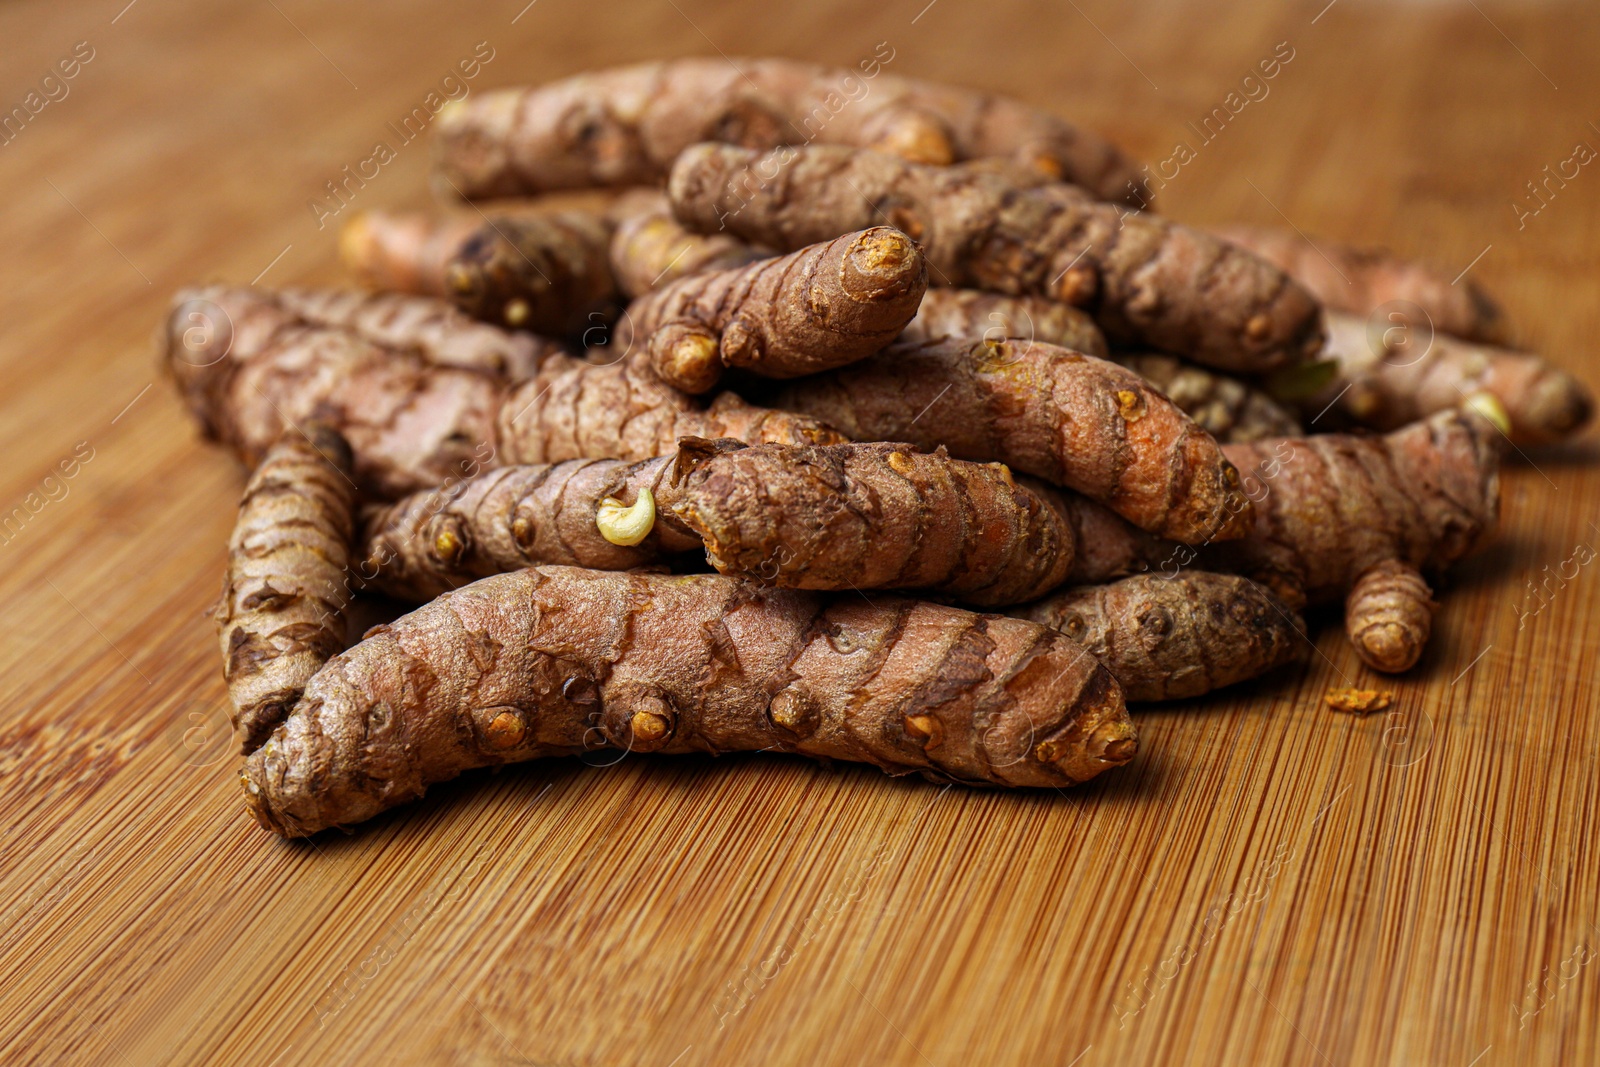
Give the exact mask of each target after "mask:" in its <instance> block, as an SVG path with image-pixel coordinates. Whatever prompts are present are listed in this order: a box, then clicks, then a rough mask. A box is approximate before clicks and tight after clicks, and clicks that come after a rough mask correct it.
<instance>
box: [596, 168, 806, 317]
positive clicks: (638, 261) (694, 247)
mask: <svg viewBox="0 0 1600 1067" xmlns="http://www.w3.org/2000/svg"><path fill="white" fill-rule="evenodd" d="M610 216H611V219H612V221H613V222H614V223H615V224H616V232H615V233H613V234H612V237H611V274H612V276H613V277H615V278H616V280H617V288H618V289H620V290H622V295H624V296H626V297H628V298H629V299H630V300H636V299H638V298H639V297H641V296H643V295H645V294H646V293H648V292H650V291H651V290H654V289H659V288H661V287H662V286H665V285H670V284H672V283H673V282H675V281H677V280H678V279H679V278H687V277H689V276H690V275H691V274H702V273H705V272H707V271H714V270H727V269H729V268H731V267H742V266H744V265H745V264H746V263H754V262H755V261H756V260H758V259H768V258H770V257H772V256H774V255H776V254H777V253H775V252H771V251H769V250H767V249H764V248H758V247H756V246H755V245H750V244H746V243H745V242H743V241H741V240H739V239H738V238H736V237H729V236H727V235H726V234H712V235H710V236H702V235H701V234H698V233H691V232H690V231H689V230H687V229H685V228H684V226H683V223H681V222H679V221H678V220H677V219H676V218H674V217H673V215H672V205H671V204H669V203H668V202H667V196H666V194H665V193H662V192H659V191H657V190H654V189H648V190H646V189H638V190H635V191H633V192H631V193H627V194H625V195H623V196H621V197H619V198H618V200H617V202H616V203H615V204H613V205H612V207H611V211H610Z"/></svg>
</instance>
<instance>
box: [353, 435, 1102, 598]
mask: <svg viewBox="0 0 1600 1067" xmlns="http://www.w3.org/2000/svg"><path fill="white" fill-rule="evenodd" d="M1035 488H1036V489H1037V491H1036V492H1035V491H1030V490H1029V489H1028V488H1026V487H1024V486H1022V485H1019V484H1017V482H1016V481H1015V480H1014V479H1013V478H1012V477H1011V474H1010V472H1009V471H1007V470H1006V469H1005V468H1003V467H1001V466H999V465H998V464H980V463H963V462H961V461H959V460H953V459H950V458H949V457H948V456H946V455H945V454H944V453H943V452H938V453H934V454H931V455H924V454H920V453H917V452H915V451H914V450H912V449H910V448H909V447H907V446H897V445H892V444H862V445H854V444H847V445H831V446H827V447H795V446H790V445H757V446H754V447H741V446H739V445H738V444H737V443H736V442H731V441H718V442H708V441H699V440H689V441H686V442H684V443H683V445H682V446H680V448H679V450H678V452H677V454H676V455H673V456H663V457H661V458H658V459H651V460H644V461H641V462H638V463H631V464H630V463H621V462H618V461H614V460H589V461H571V462H567V463H562V464H558V465H556V466H554V467H543V466H533V467H507V468H502V469H500V470H494V471H489V472H487V473H485V474H482V475H480V476H478V477H477V478H474V479H472V480H470V481H467V482H465V483H462V484H461V485H458V486H454V487H451V488H449V489H445V490H435V491H431V492H424V493H418V494H415V495H413V496H410V497H407V498H405V499H404V500H401V501H400V502H398V503H396V504H394V505H392V506H389V507H387V508H381V509H374V510H373V511H372V512H371V513H369V515H368V517H367V522H366V533H365V534H364V536H363V545H364V547H363V549H362V550H361V555H362V556H363V557H364V558H365V560H366V563H365V565H364V567H363V568H362V573H363V574H365V575H369V576H372V577H371V581H372V584H374V585H376V586H377V587H378V588H381V589H383V590H384V591H385V592H389V593H393V594H396V595H399V596H403V597H410V598H414V599H424V600H425V599H427V598H429V597H432V596H435V595H437V594H439V593H442V592H445V591H447V590H450V589H453V588H456V587H458V586H461V585H464V584H466V583H467V582H470V581H472V580H474V579H477V578H481V577H485V576H487V575H490V574H497V573H500V572H503V571H510V570H516V569H519V568H522V567H527V566H532V565H535V564H575V565H578V566H584V567H593V568H596V569H600V570H623V569H627V568H630V567H638V566H644V565H647V564H650V563H654V562H656V561H657V560H659V559H661V558H662V557H663V556H670V555H672V554H674V553H681V552H686V551H689V550H691V549H695V550H700V549H703V550H704V551H705V552H706V555H707V558H708V559H709V561H710V563H711V565H712V566H713V567H715V568H716V569H717V570H718V571H720V572H722V573H723V574H726V575H730V576H734V577H745V578H750V579H753V580H755V581H758V582H761V583H763V584H767V585H774V586H781V587H786V588H796V589H836V590H851V589H855V590H867V589H924V590H931V591H935V592H939V593H942V594H945V595H948V596H953V597H957V598H959V599H961V600H962V601H964V602H966V603H969V604H976V605H981V606H995V605H1002V604H1017V603H1021V602H1023V601H1026V600H1031V599H1033V598H1035V597H1039V596H1043V595H1044V594H1045V593H1047V592H1049V591H1050V590H1051V589H1053V588H1054V587H1055V586H1057V585H1059V584H1060V583H1061V582H1062V580H1063V579H1065V577H1066V575H1067V573H1068V571H1069V569H1070V568H1071V566H1072V555H1073V537H1072V532H1073V527H1072V525H1071V521H1070V519H1068V518H1067V516H1066V514H1065V511H1064V508H1063V506H1062V504H1061V502H1060V497H1059V495H1058V494H1054V493H1051V492H1049V490H1047V489H1044V488H1043V487H1035ZM608 502H609V503H610V504H612V505H613V507H612V508H611V509H610V510H609V511H608V510H607V508H606V505H607V504H608ZM636 509H638V510H636ZM623 523H627V524H629V525H628V527H627V529H626V530H624V529H623V526H622V524H623Z"/></svg>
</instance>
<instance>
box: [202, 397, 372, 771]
mask: <svg viewBox="0 0 1600 1067" xmlns="http://www.w3.org/2000/svg"><path fill="white" fill-rule="evenodd" d="M349 471H350V450H349V448H348V447H347V446H346V445H345V443H344V440H343V439H342V438H340V437H339V435H338V434H336V433H334V432H333V431H331V430H329V429H328V428H326V427H324V426H319V425H316V424H312V425H310V426H307V427H306V434H305V435H302V434H300V433H299V432H297V431H294V430H291V431H289V432H288V433H286V434H284V436H283V438H282V439H281V440H279V441H278V442H277V443H276V444H274V445H273V446H272V447H271V448H270V449H268V450H267V454H266V457H265V458H264V459H263V460H262V462H261V465H260V466H259V467H257V468H256V471H255V473H254V474H252V475H251V476H250V481H249V483H248V484H247V485H246V486H245V490H244V498H243V499H242V500H241V501H240V504H239V518H238V522H237V523H236V524H235V526H234V529H233V536H232V538H230V539H229V542H228V577H227V582H226V584H225V585H224V586H223V590H222V599H221V601H220V602H219V603H218V604H217V621H218V623H219V624H220V627H219V628H220V632H221V641H222V657H223V677H224V678H225V679H226V680H227V683H228V696H229V698H230V699H231V701H232V704H233V715H232V719H233V728H234V731H235V733H237V734H238V735H239V738H240V741H241V744H242V745H243V751H245V752H249V751H250V750H251V749H253V748H255V747H256V746H257V745H259V744H260V743H261V742H262V740H263V739H265V737H266V736H267V734H269V733H271V732H272V729H273V728H274V727H275V726H277V725H278V723H280V722H282V721H283V718H284V716H286V715H288V713H289V709H290V708H292V707H294V705H295V702H296V701H298V700H299V699H300V694H301V692H302V691H303V690H304V689H305V685H306V683H307V682H308V681H310V680H311V676H312V675H314V674H316V673H317V671H318V670H319V669H320V668H321V667H322V665H323V664H324V663H326V662H327V661H328V659H329V658H330V657H332V656H333V655H335V654H336V653H338V652H341V651H343V649H344V647H345V625H344V622H343V620H342V612H343V609H344V606H345V601H346V600H347V599H348V595H349V591H348V587H347V585H346V583H345V569H346V566H347V564H348V560H349V552H350V544H351V539H352V537H353V536H354V532H355V530H354V527H355V485H354V483H352V482H351V481H350V474H349Z"/></svg>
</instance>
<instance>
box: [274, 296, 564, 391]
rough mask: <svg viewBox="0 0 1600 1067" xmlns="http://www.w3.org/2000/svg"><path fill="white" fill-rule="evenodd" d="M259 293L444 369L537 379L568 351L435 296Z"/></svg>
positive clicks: (314, 321) (308, 317) (311, 319)
mask: <svg viewBox="0 0 1600 1067" xmlns="http://www.w3.org/2000/svg"><path fill="white" fill-rule="evenodd" d="M257 292H258V295H259V296H260V297H261V298H262V299H266V300H271V301H274V302H276V303H277V304H278V306H279V307H281V308H283V309H284V310H285V311H287V312H288V313H289V314H291V315H294V316H296V317H297V318H300V319H303V320H305V321H306V322H308V323H310V324H312V325H314V326H337V327H341V328H344V329H347V330H350V331H351V332H353V333H355V334H356V335H358V336H360V337H364V338H366V339H367V340H369V341H372V342H374V343H375V344H380V345H387V346H389V347H391V348H404V349H409V350H411V351H413V352H415V353H416V354H417V355H419V356H421V357H422V358H423V359H424V360H425V361H427V362H429V363H437V364H439V365H440V366H442V367H464V368H468V369H471V370H481V371H487V372H488V373H490V374H498V375H500V376H502V377H505V378H510V379H512V380H521V379H523V378H531V377H532V376H533V375H534V373H535V372H536V371H537V370H538V369H539V364H540V363H542V362H544V360H545V358H546V357H548V356H555V355H561V354H562V353H563V349H562V348H561V346H560V345H559V344H557V343H556V342H555V341H551V340H547V339H546V338H543V337H536V336H534V335H533V334H529V333H522V332H518V333H510V332H508V331H506V330H497V329H495V328H494V327H493V326H489V325H487V324H485V323H481V322H478V321H477V320H475V319H473V318H471V317H469V316H468V315H466V314H464V313H463V312H461V311H460V310H458V309H457V308H455V307H453V306H451V305H450V304H447V303H445V302H444V301H442V300H435V299H432V298H430V297H422V296H411V295H408V294H406V293H363V292H359V291H357V290H354V289H283V290H280V291H278V292H276V293H271V294H268V293H267V292H265V291H264V290H258V291H257Z"/></svg>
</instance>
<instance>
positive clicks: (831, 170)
mask: <svg viewBox="0 0 1600 1067" xmlns="http://www.w3.org/2000/svg"><path fill="white" fill-rule="evenodd" d="M668 192H669V195H670V196H671V198H672V208H673V212H674V213H675V214H676V215H677V216H678V218H679V220H680V221H682V222H683V223H684V224H685V225H686V226H688V227H689V228H690V229H693V230H698V231H700V232H702V233H721V232H727V233H731V234H733V235H734V236H736V237H741V238H743V239H745V240H747V241H752V242H755V243H757V244H763V245H768V246H771V247H773V248H778V249H783V250H792V249H795V248H799V247H802V246H804V245H807V244H813V243H815V242H817V241H823V240H827V239H829V238H831V237H836V236H838V235H839V234H841V233H848V232H850V231H852V230H859V229H862V228H864V227H866V226H872V225H876V224H888V225H891V226H895V227H898V228H899V229H901V230H903V231H905V232H906V233H907V234H909V235H910V236H911V237H912V238H913V239H914V240H916V241H917V243H918V244H919V245H920V246H921V247H922V250H923V254H924V255H926V256H927V258H928V270H929V276H930V278H932V280H933V282H934V284H936V285H942V286H958V287H965V288H970V289H982V290H987V291H991V292H998V293H1004V294H1008V295H1013V296H1043V297H1049V298H1051V299H1055V300H1059V301H1062V302H1063V303H1067V304H1071V305H1074V306H1078V307H1083V308H1084V309H1085V310H1088V311H1089V312H1090V313H1091V314H1093V315H1094V317H1095V320H1096V322H1098V323H1099V325H1100V328H1101V329H1102V330H1104V331H1105V333H1106V336H1108V337H1109V338H1111V340H1113V341H1116V342H1120V343H1126V344H1134V345H1140V346H1145V347H1151V348H1158V349H1161V350H1163V351H1167V352H1174V353H1178V354H1181V355H1184V356H1187V357H1189V358H1191V359H1193V360H1195V361H1196V362H1198V363H1203V364H1205V365H1207V366H1211V367H1216V368H1219V369H1221V370H1228V371H1240V372H1246V373H1252V374H1255V373H1264V372H1266V371H1270V370H1274V369H1276V368H1278V367H1282V366H1288V365H1294V364H1298V363H1300V362H1301V361H1303V360H1305V359H1306V358H1307V357H1309V356H1311V355H1314V354H1315V353H1316V351H1317V350H1318V348H1319V347H1320V346H1321V340H1322V329H1321V322H1320V319H1319V314H1318V313H1319V311H1320V308H1319V306H1318V305H1317V303H1316V301H1315V300H1314V299H1312V297H1311V294H1310V293H1308V292H1306V291H1305V290H1304V289H1302V288H1301V287H1300V286H1299V285H1297V284H1296V283H1295V282H1293V281H1292V280H1291V279H1290V278H1289V276H1288V275H1286V274H1284V273H1283V272H1282V271H1280V270H1278V269H1277V268H1276V267H1273V266H1271V265H1270V264H1268V263H1266V262H1265V261H1263V260H1260V259H1257V258H1256V257H1255V256H1253V255H1250V254H1249V253H1247V252H1244V251H1243V250H1242V249H1240V248H1238V247H1237V246H1234V245H1231V244H1229V243H1227V242H1226V241H1222V240H1220V239H1218V238H1215V237H1212V236H1210V235H1209V234H1205V233H1201V232H1199V231H1197V230H1192V229H1189V228H1188V227H1185V226H1180V225H1178V224H1176V223H1172V222H1168V221H1167V220H1165V219H1162V218H1159V217H1157V216H1154V215H1150V214H1144V213H1138V212H1134V213H1127V212H1125V210H1124V209H1122V208H1119V207H1117V206H1116V205H1113V204H1108V203H1102V202H1099V201H1096V200H1092V199H1090V198H1089V197H1088V196H1087V195H1085V194H1084V193H1083V191H1082V190H1080V189H1076V188H1073V187H1071V186H1066V185H1060V184H1050V185H1043V186H1035V187H1028V186H1026V185H1023V184H1019V183H1018V182H1016V181H1015V180H1013V179H1012V178H1011V177H1010V176H1009V175H1007V174H1005V173H1003V172H999V171H996V170H994V169H992V168H989V169H986V168H982V167H974V166H957V167H927V166H921V165H918V164H916V163H908V162H906V161H904V160H901V159H896V158H894V157H892V156H886V155H882V154H879V153H875V152H862V151H858V150H855V149H849V148H837V147H831V146H827V145H811V146H809V147H804V148H780V149H777V150H774V151H771V152H768V153H765V154H763V153H760V152H756V151H752V150H748V149H742V148H735V147H731V146H728V145H719V144H700V145H695V146H693V147H691V148H689V149H687V150H685V151H684V152H683V153H682V155H680V156H679V157H678V160H677V162H676V163H675V164H674V166H673V169H672V178H671V183H670V185H669V189H668Z"/></svg>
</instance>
